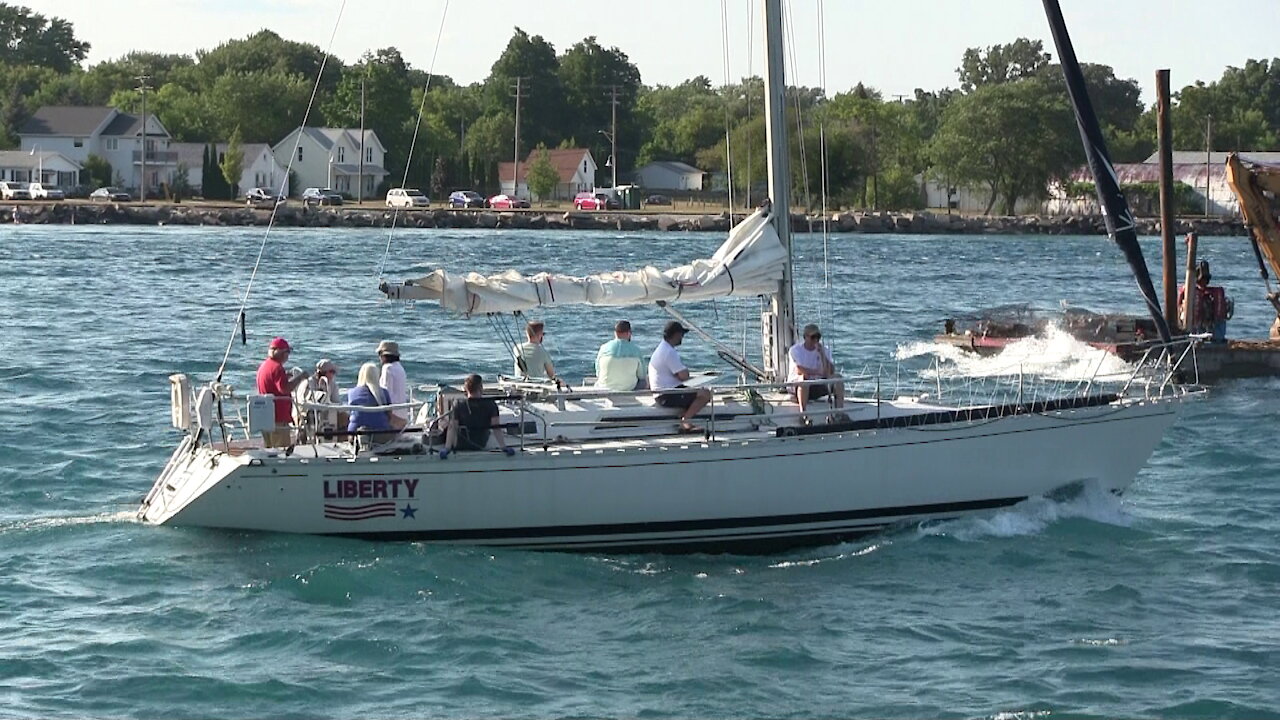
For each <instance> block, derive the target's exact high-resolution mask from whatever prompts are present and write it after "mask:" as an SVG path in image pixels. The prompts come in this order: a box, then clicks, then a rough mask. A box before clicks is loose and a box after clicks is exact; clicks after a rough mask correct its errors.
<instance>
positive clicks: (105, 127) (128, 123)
mask: <svg viewBox="0 0 1280 720" xmlns="http://www.w3.org/2000/svg"><path fill="white" fill-rule="evenodd" d="M18 137H19V138H20V140H21V147H22V149H23V150H25V151H27V152H35V153H37V154H38V153H44V152H51V153H58V154H60V155H62V156H64V157H66V158H68V159H69V160H71V161H73V162H75V163H76V164H79V165H80V166H82V167H83V166H84V165H85V164H86V163H87V162H88V160H89V156H90V155H97V156H98V157H101V158H102V159H104V160H106V161H107V162H108V163H110V165H111V172H112V182H113V183H115V184H118V185H122V186H124V187H126V188H128V189H129V190H132V191H134V192H136V191H137V190H138V188H140V187H141V185H142V165H143V160H144V153H145V161H146V166H147V168H146V173H147V177H146V180H147V188H148V189H149V190H150V191H151V192H153V193H155V192H158V188H159V187H160V184H161V183H168V182H172V180H173V176H174V173H175V172H176V171H177V167H178V160H177V153H175V152H173V151H172V150H171V149H170V148H169V144H170V142H171V138H170V136H169V131H168V130H166V129H165V127H164V124H163V123H161V122H160V120H159V119H158V118H157V117H156V116H155V115H147V116H146V118H145V121H144V118H143V117H142V116H141V115H133V114H131V113H126V112H121V111H120V110H117V109H115V108H110V107H97V106H93V107H79V106H67V105H46V106H45V107H42V108H40V109H39V110H37V111H36V112H35V114H34V115H32V116H31V118H30V119H29V120H27V122H25V123H23V125H22V127H21V128H20V129H19V130H18Z"/></svg>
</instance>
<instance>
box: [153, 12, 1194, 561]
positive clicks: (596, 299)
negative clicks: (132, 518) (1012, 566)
mask: <svg viewBox="0 0 1280 720" xmlns="http://www.w3.org/2000/svg"><path fill="white" fill-rule="evenodd" d="M762 2H763V5H764V18H765V28H766V39H767V71H766V87H767V96H766V113H767V115H766V126H767V132H768V158H769V189H770V198H771V202H767V203H765V204H764V205H763V206H762V207H761V208H759V209H758V210H757V211H756V212H755V213H754V214H753V215H751V216H749V217H748V218H746V219H745V220H744V221H743V222H742V223H740V224H739V225H738V226H736V227H735V228H734V229H733V230H732V231H731V233H730V234H729V237H728V239H727V241H726V242H725V243H724V245H722V246H721V247H720V249H719V250H718V251H717V252H716V253H715V254H714V255H713V256H712V257H711V258H708V259H706V260H699V261H696V262H693V263H690V264H687V265H683V266H680V267H676V268H670V269H668V270H665V271H660V270H658V269H656V268H652V267H646V268H640V269H635V270H630V271H620V272H609V273H601V274H598V275H593V276H589V277H571V276H567V275H555V274H540V275H533V276H526V275H522V274H521V273H519V272H517V271H514V270H512V271H508V272H506V273H501V274H497V275H490V276H483V275H480V274H478V273H470V274H466V275H455V274H450V273H447V272H445V271H444V270H436V271H434V272H432V273H430V274H428V275H426V276H425V277H421V278H414V279H408V280H405V281H403V282H400V283H396V284H392V283H386V284H384V285H383V286H382V287H381V289H382V291H383V292H384V293H385V294H386V295H387V296H388V297H390V298H392V299H400V300H414V301H417V302H419V303H436V304H438V305H439V306H440V308H442V310H444V311H447V312H453V313H458V314H461V315H464V316H466V317H479V316H482V315H488V314H496V313H510V312H516V311H521V310H527V309H530V308H538V307H540V308H545V307H551V306H569V305H575V304H593V305H613V306H637V305H642V304H653V303H657V304H659V305H660V306H662V307H664V308H665V309H666V310H668V311H669V312H672V313H675V314H676V316H677V317H679V315H678V311H677V310H676V309H675V308H676V307H677V306H679V305H680V304H682V303H691V302H698V301H700V300H706V299H709V298H716V297H732V296H739V297H743V296H745V297H765V298H767V299H768V301H769V309H768V310H767V311H765V312H762V323H761V328H762V331H761V339H762V343H761V345H762V353H761V362H760V363H759V364H758V365H757V364H756V363H753V362H751V361H749V360H747V359H746V358H741V357H734V356H732V354H731V352H730V351H729V350H728V349H727V348H724V349H722V351H721V355H722V356H723V357H726V358H732V360H733V364H734V365H735V366H736V367H737V368H738V369H739V370H740V371H741V372H742V374H743V375H742V379H741V380H740V381H739V382H736V383H734V384H732V385H724V386H718V385H715V384H714V381H711V382H709V383H708V385H707V387H708V388H709V389H710V390H711V391H712V396H713V399H712V401H711V403H710V404H709V405H708V406H707V408H706V409H705V410H704V411H703V414H702V415H701V416H700V417H699V418H698V420H699V422H701V423H702V424H704V425H705V429H706V433H705V435H704V436H702V437H692V438H691V437H690V436H688V435H683V434H680V433H678V432H677V427H678V426H677V424H676V413H677V412H678V411H673V410H669V409H666V408H663V407H660V406H659V405H658V404H657V403H655V400H654V395H653V393H652V392H647V391H640V392H623V393H619V392H612V391H606V390H595V389H591V388H581V387H577V388H575V387H568V388H565V387H558V386H555V385H550V384H547V385H542V384H538V383H530V382H521V381H508V382H502V383H500V385H499V393H500V395H499V396H497V398H496V399H497V400H498V401H499V403H500V405H501V416H500V421H501V423H502V424H503V426H504V428H505V429H506V430H507V437H508V444H509V445H511V446H513V447H515V448H517V452H516V453H515V456H514V457H508V456H506V455H505V454H503V453H500V452H496V451H491V452H469V453H457V454H455V455H452V456H450V457H449V459H448V460H442V459H440V458H439V456H438V454H436V453H435V452H431V451H432V450H434V449H435V447H434V446H433V444H432V443H433V442H434V441H433V440H432V438H431V436H430V435H428V434H425V433H423V432H422V427H421V426H422V424H423V423H424V422H425V421H426V420H428V419H429V417H430V416H431V414H432V410H430V409H425V408H424V409H422V410H420V412H419V415H418V421H419V422H418V423H417V424H415V425H414V426H413V427H414V428H416V430H411V431H406V433H405V434H404V435H402V436H401V438H400V439H399V441H393V442H391V443H387V444H384V445H375V446H372V447H370V446H369V445H367V444H366V443H365V442H363V441H362V439H361V438H356V439H355V440H354V441H353V440H352V439H350V438H345V437H343V438H328V437H324V436H317V434H316V433H314V432H312V433H310V434H309V440H308V441H307V442H299V443H297V444H296V445H294V446H293V447H289V448H267V447H263V444H262V442H261V441H260V440H259V439H258V438H257V437H256V434H257V432H258V430H259V429H261V427H267V426H268V425H263V424H262V423H263V422H265V423H268V424H269V423H270V418H269V416H270V398H269V397H262V396H248V397H241V396H239V395H237V394H236V393H235V392H234V390H233V389H232V388H229V387H227V386H226V385H223V384H221V383H219V382H212V383H208V384H207V385H205V386H203V387H200V388H198V391H197V390H196V389H195V388H193V387H192V384H191V382H190V380H189V379H188V378H186V377H185V376H172V377H171V389H172V398H173V402H172V410H173V412H172V415H173V420H174V425H175V426H176V427H178V428H179V429H181V430H183V432H184V434H183V438H182V440H181V441H180V443H179V444H178V446H177V448H176V449H175V450H174V452H173V454H172V456H171V458H170V459H169V461H168V463H167V464H166V466H165V468H164V470H163V471H162V472H161V473H160V475H159V477H158V478H157V479H156V481H155V483H154V486H153V487H152V489H151V491H150V492H149V493H148V494H147V496H146V498H145V499H144V501H143V503H142V505H141V507H140V508H139V510H138V516H139V518H141V519H142V520H143V521H145V522H148V523H154V524H158V525H173V526H199V527H213V528H230V529H237V530H259V531H278V532H290V533H312V534H322V535H341V536H355V537H364V538H377V539H389V540H390V539H414V540H423V541H431V542H437V543H463V544H480V545H486V546H505V547H518V548H533V549H546V550H569V551H587V550H590V551H613V552H630V551H648V550H657V551H663V552H682V551H699V552H724V551H729V552H762V551H763V552H767V551H773V550H778V549H782V548H787V547H794V546H799V545H812V544H822V543H831V542H836V541H842V540H846V539H849V538H853V537H857V536H860V535H865V534H867V533H872V532H877V531H881V530H883V529H885V528H888V527H890V526H894V525H899V524H904V523H919V522H923V521H929V520H936V519H943V518H953V517H957V516H961V515H966V514H970V513H979V512H989V511H991V510H992V509H994V508H1000V507H1005V506H1010V505H1013V504H1015V503H1018V502H1020V501H1022V500H1024V499H1027V498H1030V497H1034V496H1039V495H1043V494H1046V493H1049V492H1052V491H1054V490H1057V489H1059V488H1062V487H1064V486H1069V485H1072V484H1076V483H1083V482H1093V483H1097V484H1099V485H1100V486H1101V487H1103V488H1105V489H1107V490H1110V491H1113V492H1121V491H1123V490H1124V489H1125V488H1127V487H1128V486H1129V485H1130V484H1131V483H1132V481H1133V480H1134V478H1135V476H1136V475H1137V473H1138V471H1139V470H1140V469H1141V467H1142V466H1143V465H1144V463H1145V462H1146V460H1147V458H1148V457H1149V456H1150V454H1151V453H1152V452H1153V450H1154V448H1155V446H1156V444H1157V443H1158V442H1159V441H1160V439H1161V437H1162V436H1163V434H1164V432H1165V430H1166V429H1167V428H1168V427H1169V425H1170V424H1171V423H1172V422H1173V421H1174V419H1175V417H1176V413H1177V411H1178V409H1179V407H1180V406H1181V405H1182V404H1183V403H1184V401H1185V400H1186V399H1187V398H1189V397H1192V396H1194V395H1195V394H1197V392H1198V390H1197V389H1195V388H1187V387H1182V386H1179V385H1177V384H1176V383H1174V382H1173V381H1172V378H1173V377H1174V372H1175V370H1176V367H1175V365H1176V362H1177V359H1178V358H1179V357H1183V356H1185V354H1183V355H1178V354H1177V353H1173V354H1170V353H1167V352H1166V353H1162V354H1161V355H1160V357H1159V358H1156V357H1154V356H1153V357H1152V358H1151V360H1152V361H1151V362H1150V363H1145V364H1144V365H1143V366H1142V367H1140V369H1139V371H1137V372H1135V374H1134V376H1132V377H1129V378H1127V379H1126V381H1125V382H1123V383H1119V384H1115V385H1109V384H1106V383H1103V382H1097V383H1094V382H1089V383H1080V384H1078V385H1076V386H1073V387H1071V388H1069V391H1068V392H1060V393H1058V394H1056V395H1049V394H1046V391H1045V390H1044V389H1041V388H1034V387H1033V386H1032V384H1031V383H1030V382H1029V381H1027V380H1026V379H1024V378H1017V380H1016V383H1015V382H1014V381H1013V380H1010V381H1009V383H1008V384H1006V385H1005V386H1004V387H1003V388H1002V391H1003V392H1004V394H1003V395H1001V396H998V397H993V398H991V399H987V400H975V399H973V398H968V401H967V402H964V403H960V404H950V403H947V402H945V401H944V400H945V399H944V397H943V396H942V393H932V392H921V393H913V394H905V395H903V394H891V393H889V394H886V393H885V392H883V391H882V385H881V383H880V379H879V378H875V377H871V378H861V379H859V378H845V382H846V384H847V385H848V386H849V387H850V388H853V387H855V386H856V385H858V383H859V380H861V381H862V384H861V385H860V386H861V387H863V388H868V389H867V390H866V391H865V392H863V393H861V394H859V393H858V392H850V393H849V394H850V397H849V398H848V400H847V403H846V406H845V407H844V413H845V416H844V417H840V418H838V420H837V421H835V422H830V423H827V424H816V425H810V424H807V423H805V422H804V419H803V418H802V415H801V413H800V412H799V409H798V406H797V405H796V402H795V400H794V398H793V397H792V395H791V394H790V393H789V390H790V389H792V388H793V387H794V386H791V387H789V386H788V385H787V384H786V383H785V382H784V381H785V379H786V376H787V357H788V356H787V351H788V349H789V347H790V346H791V344H792V343H793V342H794V341H795V324H796V323H795V310H794V300H793V293H792V277H791V272H792V271H791V251H790V245H791V242H790V236H791V216H790V212H789V206H790V200H789V198H790V183H791V174H790V170H789V166H788V156H787V152H788V144H787V128H786V126H785V123H784V108H785V103H784V87H785V81H784V67H783V58H784V53H783V42H782V38H783V33H782V28H783V15H782V6H781V0H762ZM1048 2H1052V0H1046V3H1048ZM1143 269H1144V271H1145V265H1144V266H1143ZM1140 283H1141V281H1140ZM1148 284H1149V280H1148ZM1171 358H1172V360H1171ZM698 380H699V379H698V378H694V379H691V381H690V382H691V384H693V383H694V382H697V381H698ZM886 384H887V383H886ZM938 389H939V391H941V385H940V384H939V388H938ZM968 392H970V393H971V392H972V390H971V389H970V390H969V391H968ZM447 399H448V398H447V396H446V397H444V398H442V400H441V401H440V402H441V403H442V404H443V403H444V401H446V400H447ZM224 405H233V406H234V407H235V408H236V410H237V413H236V415H237V419H236V420H235V421H234V422H233V421H230V420H227V419H226V416H227V415H229V414H230V413H227V412H224V407H223V406H224ZM264 407H265V408H266V415H267V416H268V418H267V419H266V420H265V421H262V420H255V418H260V417H261V410H262V408H264ZM241 411H242V412H241ZM260 426H261V427H260ZM393 446H394V447H393Z"/></svg>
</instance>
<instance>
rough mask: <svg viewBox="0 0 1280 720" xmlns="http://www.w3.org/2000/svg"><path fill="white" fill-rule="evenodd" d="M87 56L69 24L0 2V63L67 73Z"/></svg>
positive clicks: (85, 47) (84, 45)
mask: <svg viewBox="0 0 1280 720" xmlns="http://www.w3.org/2000/svg"><path fill="white" fill-rule="evenodd" d="M88 55H89V43H87V42H84V41H82V40H79V39H77V38H76V36H75V31H74V29H73V28H72V26H71V23H69V22H67V21H66V20H63V19H61V18H46V17H45V16H44V15H41V14H39V13H35V12H32V11H30V10H28V9H27V8H25V7H21V6H18V5H10V4H9V3H0V62H4V63H10V64H13V65H32V66H35V67H42V68H47V69H49V70H52V71H54V72H57V73H69V72H71V71H72V70H73V69H75V68H76V67H78V66H79V64H80V63H81V62H83V61H84V59H85V58H86V57H87V56H88Z"/></svg>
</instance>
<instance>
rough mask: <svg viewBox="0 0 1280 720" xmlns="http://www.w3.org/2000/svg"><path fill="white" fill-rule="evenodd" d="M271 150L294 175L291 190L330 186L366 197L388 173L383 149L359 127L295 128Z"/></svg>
mask: <svg viewBox="0 0 1280 720" xmlns="http://www.w3.org/2000/svg"><path fill="white" fill-rule="evenodd" d="M271 152H272V154H274V155H275V158H276V162H277V163H278V164H279V165H280V167H282V168H291V169H292V170H293V172H294V174H295V175H296V176H297V180H298V184H297V187H295V188H292V190H293V191H294V192H295V193H296V192H301V191H302V190H303V188H309V187H317V188H332V189H334V190H336V191H338V192H340V193H343V194H344V195H347V196H348V197H354V198H357V199H360V198H363V199H365V200H368V199H370V198H372V197H373V196H374V193H375V192H376V191H377V189H378V186H379V185H381V184H382V181H383V179H384V178H386V177H387V175H389V174H390V173H388V172H387V169H386V156H387V148H386V147H385V146H384V145H383V144H382V141H381V140H379V139H378V133H376V132H374V131H373V130H365V131H364V135H363V136H361V134H360V129H359V128H319V127H299V128H297V129H296V130H294V131H293V132H290V133H289V134H288V135H285V136H284V139H282V140H281V141H280V142H278V143H276V144H275V145H273V146H272V147H271ZM291 161H292V165H290V162H291Z"/></svg>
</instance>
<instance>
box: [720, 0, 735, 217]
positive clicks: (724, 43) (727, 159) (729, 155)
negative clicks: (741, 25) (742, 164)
mask: <svg viewBox="0 0 1280 720" xmlns="http://www.w3.org/2000/svg"><path fill="white" fill-rule="evenodd" d="M721 53H722V54H723V60H724V90H726V91H727V90H728V88H730V74H728V65H730V61H728V0H721ZM730 119H731V118H730V108H728V101H727V99H726V102H724V176H726V179H727V181H728V227H730V228H732V227H733V145H732V140H731V137H732V135H733V126H732V123H731V122H730Z"/></svg>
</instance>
